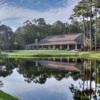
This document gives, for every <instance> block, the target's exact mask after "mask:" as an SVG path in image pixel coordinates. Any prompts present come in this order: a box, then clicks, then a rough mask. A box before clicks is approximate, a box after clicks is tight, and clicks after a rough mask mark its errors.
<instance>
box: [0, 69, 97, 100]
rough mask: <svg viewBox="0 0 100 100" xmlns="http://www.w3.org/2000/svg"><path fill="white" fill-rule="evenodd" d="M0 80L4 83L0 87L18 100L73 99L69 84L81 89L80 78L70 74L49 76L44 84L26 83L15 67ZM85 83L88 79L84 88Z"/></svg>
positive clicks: (93, 85)
mask: <svg viewBox="0 0 100 100" xmlns="http://www.w3.org/2000/svg"><path fill="white" fill-rule="evenodd" d="M26 70H27V69H26ZM31 70H32V69H31ZM34 70H35V69H34ZM41 72H42V71H41ZM44 72H45V71H44ZM24 74H25V73H24ZM35 74H36V73H35ZM67 74H68V73H66V75H65V76H66V77H67ZM37 76H38V75H37ZM55 76H56V74H55ZM0 80H1V81H3V83H4V86H3V87H2V88H1V89H2V90H3V91H5V92H7V93H8V94H11V95H13V96H16V97H18V98H19V99H20V100H73V94H72V93H71V91H70V89H69V87H70V86H71V84H73V85H75V88H77V89H79V90H82V89H83V82H82V80H81V79H78V80H77V79H76V81H75V80H73V78H72V77H71V76H69V77H68V78H63V79H62V80H60V81H58V80H56V79H55V78H54V77H51V78H48V79H47V80H46V82H45V84H39V83H34V82H31V83H27V82H25V78H24V77H23V75H21V74H19V73H18V72H17V70H16V69H14V70H13V73H12V74H11V75H8V76H7V77H5V78H3V77H0ZM87 83H88V85H89V84H90V81H87V82H85V83H84V84H85V85H84V88H85V89H86V86H87ZM92 88H93V89H95V82H94V81H93V82H92ZM93 100H94V99H93Z"/></svg>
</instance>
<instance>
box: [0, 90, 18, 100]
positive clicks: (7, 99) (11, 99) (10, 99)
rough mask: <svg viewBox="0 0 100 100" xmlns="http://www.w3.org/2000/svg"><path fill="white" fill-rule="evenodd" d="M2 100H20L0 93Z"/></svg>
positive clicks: (0, 99)
mask: <svg viewBox="0 0 100 100" xmlns="http://www.w3.org/2000/svg"><path fill="white" fill-rule="evenodd" d="M0 100H18V99H17V98H15V97H13V96H11V95H9V94H7V93H4V92H2V91H0Z"/></svg>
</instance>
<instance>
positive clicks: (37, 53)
mask: <svg viewBox="0 0 100 100" xmlns="http://www.w3.org/2000/svg"><path fill="white" fill-rule="evenodd" d="M2 54H4V55H6V56H7V57H9V58H34V57H78V58H96V59H100V52H99V51H98V52H81V51H80V52H79V51H67V50H15V51H13V52H2Z"/></svg>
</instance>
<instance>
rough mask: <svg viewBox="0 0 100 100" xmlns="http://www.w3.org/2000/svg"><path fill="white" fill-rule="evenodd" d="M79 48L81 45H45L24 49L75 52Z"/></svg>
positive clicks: (30, 46)
mask: <svg viewBox="0 0 100 100" xmlns="http://www.w3.org/2000/svg"><path fill="white" fill-rule="evenodd" d="M81 48H82V45H81V44H66V45H45V46H42V45H41V46H33V45H29V46H27V47H26V49H59V50H77V49H81Z"/></svg>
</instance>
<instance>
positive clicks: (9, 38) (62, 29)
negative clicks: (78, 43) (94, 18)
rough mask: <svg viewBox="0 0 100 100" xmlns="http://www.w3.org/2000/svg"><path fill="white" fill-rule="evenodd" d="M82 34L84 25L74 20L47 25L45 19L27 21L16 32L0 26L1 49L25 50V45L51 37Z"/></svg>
mask: <svg viewBox="0 0 100 100" xmlns="http://www.w3.org/2000/svg"><path fill="white" fill-rule="evenodd" d="M69 33H70V34H73V33H82V24H81V22H78V21H76V20H72V21H71V23H70V24H68V23H63V22H61V21H56V22H55V23H53V24H47V23H46V22H45V19H43V18H39V19H35V20H32V21H29V20H27V21H26V22H24V23H23V26H21V27H18V28H17V29H16V31H15V32H13V31H12V29H11V28H10V27H8V26H6V25H1V26H0V44H1V45H0V49H2V50H13V49H24V47H25V45H27V44H31V43H34V42H35V39H38V40H40V39H42V38H44V37H46V36H48V35H49V36H50V35H59V34H60V35H61V34H69Z"/></svg>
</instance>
